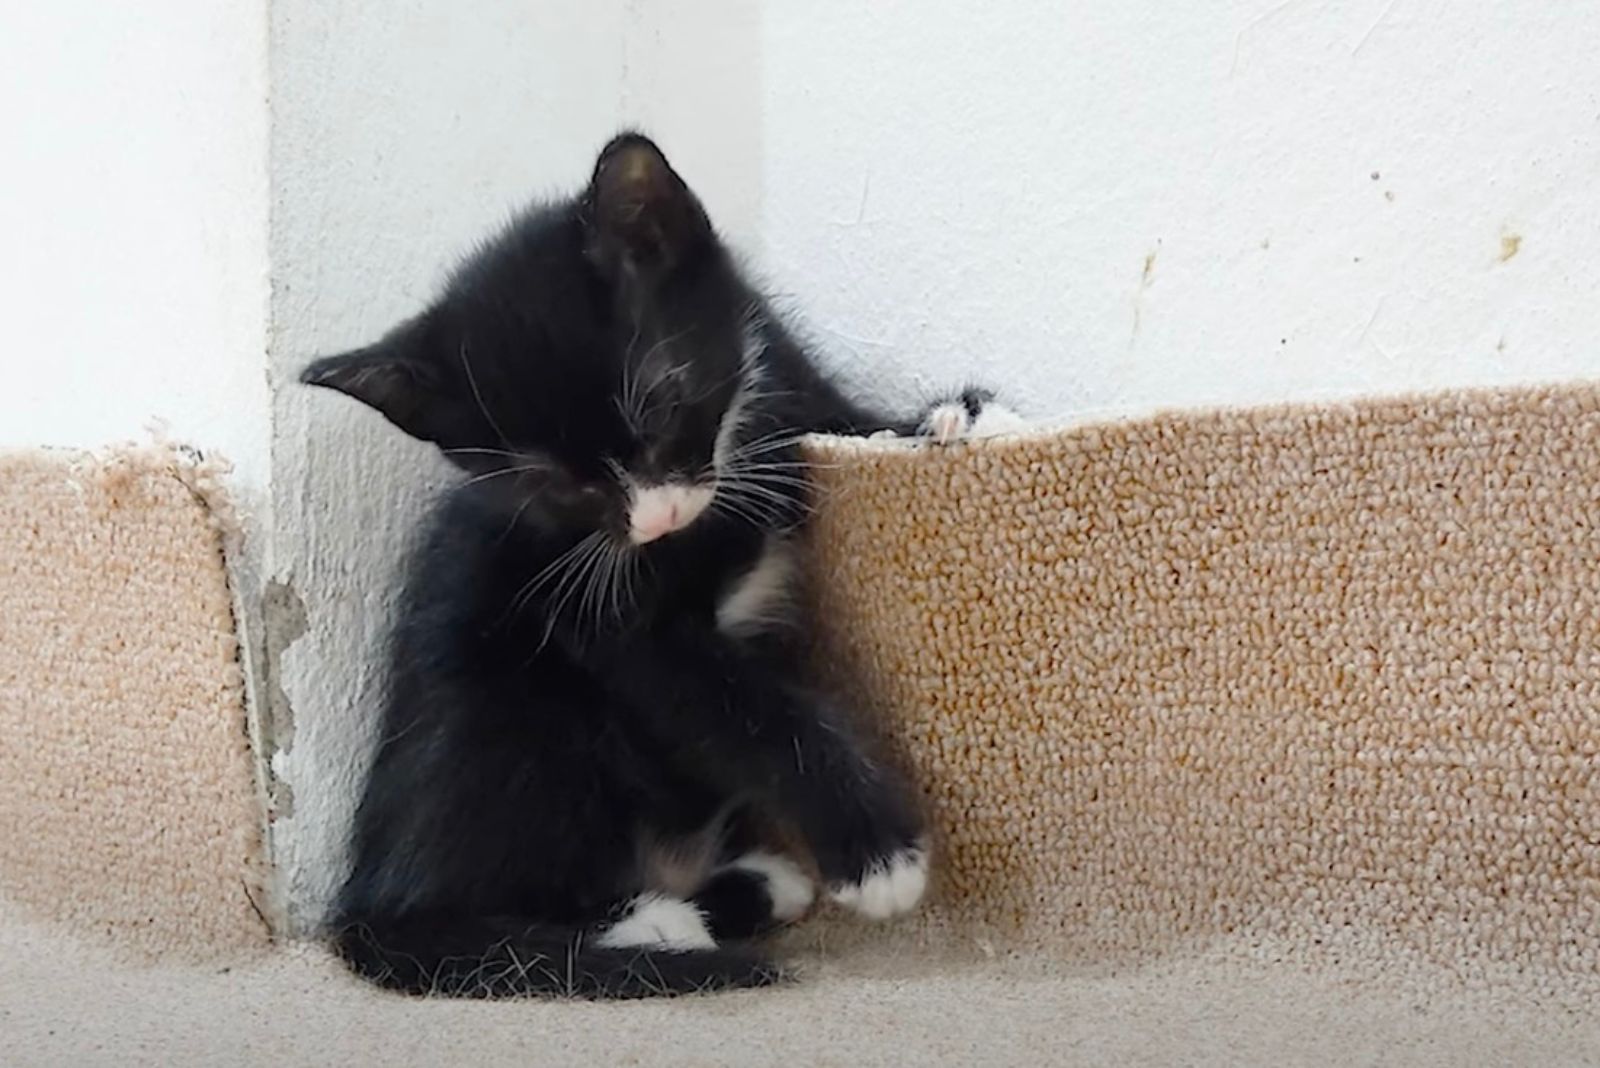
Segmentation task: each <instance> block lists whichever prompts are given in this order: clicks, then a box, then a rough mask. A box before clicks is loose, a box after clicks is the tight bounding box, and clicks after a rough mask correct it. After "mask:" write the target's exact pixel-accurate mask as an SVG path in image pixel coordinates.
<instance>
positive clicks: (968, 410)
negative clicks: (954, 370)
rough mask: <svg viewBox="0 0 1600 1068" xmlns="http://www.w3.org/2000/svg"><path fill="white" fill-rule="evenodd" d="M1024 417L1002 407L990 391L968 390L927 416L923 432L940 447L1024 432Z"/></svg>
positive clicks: (936, 407) (938, 405)
mask: <svg viewBox="0 0 1600 1068" xmlns="http://www.w3.org/2000/svg"><path fill="white" fill-rule="evenodd" d="M1025 425H1026V424H1025V423H1024V421H1023V419H1022V417H1021V416H1020V415H1018V414H1017V413H1016V412H1014V411H1012V410H1011V409H1010V408H1007V407H1005V406H1004V405H1002V404H999V403H997V402H996V401H995V399H994V394H993V393H991V392H989V391H988V390H986V389H967V390H963V391H962V392H961V395H960V396H958V397H955V398H953V399H951V400H948V401H942V402H940V403H938V404H935V405H934V406H933V407H932V408H929V409H928V414H927V415H925V416H923V419H922V426H921V432H922V435H923V436H924V437H926V438H930V439H932V440H933V442H934V443H935V444H938V445H948V444H950V443H951V442H954V441H961V440H963V439H969V438H986V437H993V436H995V435H996V434H1010V433H1014V432H1016V431H1018V430H1021V429H1023V427H1024V426H1025Z"/></svg>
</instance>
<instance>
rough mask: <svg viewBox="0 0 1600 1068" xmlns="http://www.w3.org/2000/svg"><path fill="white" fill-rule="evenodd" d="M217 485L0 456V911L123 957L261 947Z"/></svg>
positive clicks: (96, 460) (109, 456)
mask: <svg viewBox="0 0 1600 1068" xmlns="http://www.w3.org/2000/svg"><path fill="white" fill-rule="evenodd" d="M216 476H217V471H216V470H215V469H214V468H212V467H209V466H207V465H205V464H201V463H197V462H190V461H187V460H184V459H183V458H182V457H180V456H179V454H178V453H177V452H176V451H174V450H172V449H169V448H167V447H164V446H151V447H147V448H129V449H123V450H115V451H112V452H109V453H106V454H104V455H100V456H90V455H86V454H76V453H41V452H25V453H24V452H18V453H9V454H0V898H4V899H7V900H9V901H10V902H11V903H13V904H14V905H16V906H17V907H18V909H19V910H21V911H23V912H26V913H27V914H29V915H33V916H37V917H40V918H48V919H52V920H55V921H57V922H59V923H60V924H61V925H62V927H63V929H70V930H73V931H76V932H78V933H80V934H87V935H91V936H93V937H95V938H97V939H100V940H103V941H106V942H109V943H111V944H114V945H117V946H119V947H121V948H122V949H123V950H124V951H131V952H133V953H139V954H150V953H161V954H165V955H173V954H177V955H182V956H191V957H193V956H199V957H207V956H228V955H232V954H236V953H238V952H241V951H244V950H248V949H251V948H259V947H262V946H264V945H265V943H266V930H265V926H264V924H263V923H262V921H261V919H260V918H259V916H258V915H257V913H256V908H255V906H254V905H253V904H252V900H251V895H252V894H257V895H259V886H258V884H259V882H260V879H259V870H258V867H257V864H256V860H257V857H258V841H259V834H258V833H257V831H258V825H259V824H258V816H257V811H258V810H257V806H256V801H255V785H254V778H253V772H252V768H251V761H250V755H249V752H248V748H247V740H246V734H245V718H244V689H243V678H242V676H241V673H240V669H239V656H238V643H237V639H236V638H235V631H234V622H233V613H232V606H231V602H230V597H229V592H228V583H227V576H226V574H225V572H224V569H223V560H222V539H223V533H224V526H225V524H227V523H229V522H230V519H229V517H228V515H227V513H226V510H225V504H224V502H223V499H222V497H221V496H220V494H219V493H218V491H217V488H216V482H215V480H216Z"/></svg>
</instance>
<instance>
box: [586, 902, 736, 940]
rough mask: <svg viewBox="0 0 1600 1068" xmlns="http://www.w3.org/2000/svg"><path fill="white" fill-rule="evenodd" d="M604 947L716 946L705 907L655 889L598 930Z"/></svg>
mask: <svg viewBox="0 0 1600 1068" xmlns="http://www.w3.org/2000/svg"><path fill="white" fill-rule="evenodd" d="M598 944H599V945H600V946H601V947H602V948H605V949H624V948H629V947H633V946H638V947H641V948H648V949H671V950H677V951H679V952H685V951H688V950H693V949H715V948H716V947H717V940H716V938H715V937H714V936H713V934H712V928H711V925H710V923H709V922H708V917H707V915H706V912H705V911H704V909H702V908H701V907H700V906H699V905H697V904H695V903H693V902H689V901H685V900H684V899H683V898H681V897H673V896H671V895H670V894H659V893H656V892H655V891H649V892H647V893H643V894H640V895H639V896H638V897H636V898H634V899H633V900H632V901H630V902H628V904H627V906H626V907H625V909H624V911H623V914H622V917H621V918H620V919H618V920H617V921H616V922H615V923H613V924H611V925H610V926H609V927H607V928H605V929H604V930H602V931H601V932H600V937H599V940H598Z"/></svg>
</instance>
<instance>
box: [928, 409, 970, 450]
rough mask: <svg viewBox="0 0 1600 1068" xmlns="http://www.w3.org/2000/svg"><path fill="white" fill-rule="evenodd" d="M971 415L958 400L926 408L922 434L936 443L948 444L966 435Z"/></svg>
mask: <svg viewBox="0 0 1600 1068" xmlns="http://www.w3.org/2000/svg"><path fill="white" fill-rule="evenodd" d="M971 426H972V415H971V414H970V413H969V412H968V411H967V408H966V405H964V404H962V403H961V402H960V401H945V402H944V403H943V404H935V405H934V406H933V407H932V408H929V409H928V414H927V415H926V416H924V417H923V420H922V435H923V436H924V437H928V438H932V439H933V441H934V443H935V444H937V445H948V444H950V443H951V442H952V441H959V440H960V439H961V438H964V437H966V436H967V430H968V429H969V428H970V427H971Z"/></svg>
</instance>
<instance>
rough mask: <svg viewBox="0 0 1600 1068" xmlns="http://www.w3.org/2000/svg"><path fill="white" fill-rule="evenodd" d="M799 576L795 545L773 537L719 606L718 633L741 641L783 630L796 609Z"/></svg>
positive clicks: (784, 539)
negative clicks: (764, 633)
mask: <svg viewBox="0 0 1600 1068" xmlns="http://www.w3.org/2000/svg"><path fill="white" fill-rule="evenodd" d="M799 575H800V561H799V558H798V556H797V550H796V548H795V546H794V543H793V542H791V541H789V540H788V539H786V538H781V537H778V536H777V535H772V536H769V537H768V538H767V543H766V545H765V547H763V548H762V550H761V555H760V556H759V557H757V558H756V562H755V563H754V564H752V565H750V569H749V570H748V571H746V572H745V573H744V574H743V575H741V576H739V578H738V580H737V581H736V582H734V584H733V585H732V586H731V587H730V588H729V589H728V592H727V593H725V594H723V597H722V600H721V601H720V602H718V604H717V627H718V629H720V630H721V631H722V632H723V633H724V634H731V635H734V636H736V637H738V636H746V635H750V634H756V633H759V632H760V631H763V630H770V629H773V628H775V627H781V626H783V625H784V624H785V623H786V622H787V621H788V619H789V612H790V609H791V608H792V607H793V605H794V598H795V596H796V593H797V586H798V581H797V580H798V579H799Z"/></svg>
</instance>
